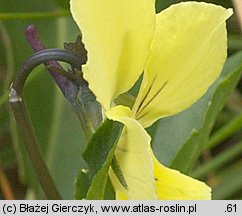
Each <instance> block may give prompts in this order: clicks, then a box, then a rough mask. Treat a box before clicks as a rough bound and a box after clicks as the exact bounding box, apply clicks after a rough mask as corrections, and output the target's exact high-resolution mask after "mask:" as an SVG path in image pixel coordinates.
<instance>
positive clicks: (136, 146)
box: [106, 106, 157, 200]
mask: <svg viewBox="0 0 242 216" xmlns="http://www.w3.org/2000/svg"><path fill="white" fill-rule="evenodd" d="M106 115H107V117H108V118H109V119H112V120H116V121H119V122H122V123H123V124H124V125H125V127H124V129H123V131H122V134H121V137H120V140H119V142H118V145H117V148H116V151H115V157H116V159H117V161H118V164H119V167H120V170H121V171H122V174H123V176H124V179H125V182H126V184H127V187H126V188H125V187H124V186H123V185H122V184H121V183H120V181H119V180H118V178H117V177H116V175H115V174H114V172H113V170H112V169H110V173H109V174H110V178H111V181H112V184H113V186H114V189H115V192H116V197H117V199H129V200H152V199H157V195H156V190H155V178H154V169H153V160H152V153H151V151H150V136H149V135H148V134H147V133H146V131H145V130H144V128H143V127H142V126H141V125H140V124H139V122H137V121H136V120H135V119H133V118H132V116H131V110H130V109H129V108H127V107H124V106H117V107H114V108H112V109H111V110H110V111H108V112H106Z"/></svg>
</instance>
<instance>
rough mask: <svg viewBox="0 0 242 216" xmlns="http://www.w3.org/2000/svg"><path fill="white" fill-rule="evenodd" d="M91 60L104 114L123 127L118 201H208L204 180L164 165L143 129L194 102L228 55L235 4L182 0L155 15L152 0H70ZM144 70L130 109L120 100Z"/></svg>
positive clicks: (92, 83)
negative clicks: (229, 23)
mask: <svg viewBox="0 0 242 216" xmlns="http://www.w3.org/2000/svg"><path fill="white" fill-rule="evenodd" d="M71 12H72V15H73V17H74V19H75V21H76V22H77V24H78V26H79V27H80V29H81V31H82V34H83V41H84V43H85V46H86V49H87V51H88V61H87V63H86V65H84V66H83V73H84V77H85V79H86V80H87V81H88V83H89V87H90V89H91V90H92V91H93V93H94V94H95V95H96V97H97V100H98V101H99V102H100V103H101V105H102V106H103V108H104V110H105V114H106V116H107V118H109V119H112V120H115V121H119V122H122V123H123V124H124V125H125V128H124V130H123V131H122V135H121V137H120V140H119V142H118V145H117V149H116V152H115V157H116V159H117V162H118V164H119V166H120V169H121V171H122V174H123V177H124V180H125V184H124V182H121V181H120V179H118V178H117V176H116V175H115V173H114V171H113V170H112V168H110V173H109V174H110V177H111V180H112V183H113V186H114V189H115V192H116V196H117V199H140V200H141V199H143V200H146V199H191V200H192V199H210V198H211V189H210V188H209V187H208V186H207V185H205V184H204V183H202V182H200V181H198V180H195V179H192V178H190V177H188V176H185V175H183V174H181V173H179V172H178V171H175V170H172V169H169V168H166V167H164V166H163V165H162V164H160V163H159V162H158V161H157V159H156V158H155V156H154V155H153V152H152V149H151V147H150V141H151V138H150V136H149V135H148V134H147V132H146V131H145V128H147V127H149V126H151V125H152V124H153V123H154V122H155V121H156V120H158V119H160V118H162V117H165V116H170V115H174V114H176V113H178V112H180V111H182V110H184V109H186V108H188V107H190V106H191V105H192V104H193V103H195V102H196V101H197V100H198V99H199V98H200V97H201V96H202V95H203V94H204V93H205V92H206V91H207V89H208V88H209V86H210V85H211V84H212V83H213V82H214V81H215V80H216V79H217V78H218V76H219V74H220V72H221V70H222V66H223V64H224V61H225V59H226V49H227V35H226V24H225V21H226V19H227V18H228V17H229V16H231V14H232V10H230V9H228V10H226V9H225V8H223V7H220V6H215V5H213V4H207V3H198V2H184V3H180V4H176V5H173V6H171V7H169V8H168V9H166V10H164V11H162V12H160V13H159V14H156V13H155V1H154V0H115V1H112V0H71ZM142 74H143V80H142V84H141V87H140V90H139V93H138V95H137V98H136V100H135V103H134V105H133V107H132V109H130V108H129V107H126V106H121V105H119V106H115V103H114V99H116V98H117V97H118V96H119V95H120V94H122V93H124V92H127V91H128V90H129V89H130V88H131V87H132V86H133V85H134V83H135V82H136V81H137V79H138V78H139V77H140V76H141V75H142Z"/></svg>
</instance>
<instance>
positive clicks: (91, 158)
mask: <svg viewBox="0 0 242 216" xmlns="http://www.w3.org/2000/svg"><path fill="white" fill-rule="evenodd" d="M121 129H122V124H121V123H118V122H114V121H111V120H106V121H105V122H104V123H103V124H102V125H101V126H100V127H99V128H98V129H97V131H96V132H95V134H93V136H92V138H91V140H90V142H89V143H88V146H87V148H86V150H85V152H84V153H83V158H84V160H85V161H86V162H87V164H88V169H87V170H82V171H81V173H80V174H79V176H78V179H77V182H76V186H77V188H76V198H78V199H82V198H86V199H90V200H93V199H94V200H99V199H103V198H104V193H105V188H106V184H107V179H108V170H109V167H110V165H111V162H112V159H113V156H114V151H115V148H116V145H117V141H118V139H119V136H120V133H121ZM86 186H88V187H87V188H85V187H86Z"/></svg>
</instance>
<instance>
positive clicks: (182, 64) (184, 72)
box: [134, 2, 232, 127]
mask: <svg viewBox="0 0 242 216" xmlns="http://www.w3.org/2000/svg"><path fill="white" fill-rule="evenodd" d="M231 14H232V10H230V9H228V10H226V9H225V8H223V7H221V6H215V5H213V4H207V3H198V2H185V3H180V4H176V5H173V6H171V7H169V8H168V9H166V10H164V11H162V12H161V13H160V14H158V15H157V21H156V23H157V25H156V34H155V38H154V41H153V43H152V52H151V56H150V58H149V59H148V62H147V65H146V69H145V73H144V80H143V83H142V86H141V89H140V92H139V95H138V98H137V100H136V104H135V106H134V113H136V119H138V120H139V121H140V123H141V124H142V125H143V126H144V127H148V126H150V125H151V124H152V123H153V122H154V121H155V120H157V119H159V118H161V117H165V116H170V115H173V114H176V113H178V112H180V111H182V110H184V109H186V108H188V107H189V106H191V105H192V104H193V103H195V102H196V101H197V100H198V99H199V98H200V97H201V96H202V95H203V94H204V93H205V92H206V91H207V89H208V87H209V86H210V85H211V84H212V83H213V82H214V81H215V80H216V79H217V78H218V76H219V74H220V72H221V70H222V67H223V64H224V62H225V59H226V52H227V51H226V50H227V35H226V24H225V21H226V19H227V18H228V17H229V16H231Z"/></svg>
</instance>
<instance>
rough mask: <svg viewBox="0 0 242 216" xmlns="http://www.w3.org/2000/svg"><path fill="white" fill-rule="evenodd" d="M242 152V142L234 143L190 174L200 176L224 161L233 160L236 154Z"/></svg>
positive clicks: (221, 164)
mask: <svg viewBox="0 0 242 216" xmlns="http://www.w3.org/2000/svg"><path fill="white" fill-rule="evenodd" d="M241 153H242V142H239V143H237V144H235V145H234V146H232V147H230V148H229V149H228V150H226V151H225V152H223V153H221V154H220V155H218V156H216V157H215V158H214V159H213V160H211V161H209V162H208V163H206V164H204V165H201V166H200V167H199V168H198V169H196V170H195V171H194V172H193V174H192V176H193V177H195V178H201V177H203V176H204V175H205V174H206V173H208V172H210V171H212V170H215V169H218V168H220V167H221V166H223V165H224V164H225V163H228V162H229V161H231V160H233V159H234V158H235V157H237V156H238V155H241Z"/></svg>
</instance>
